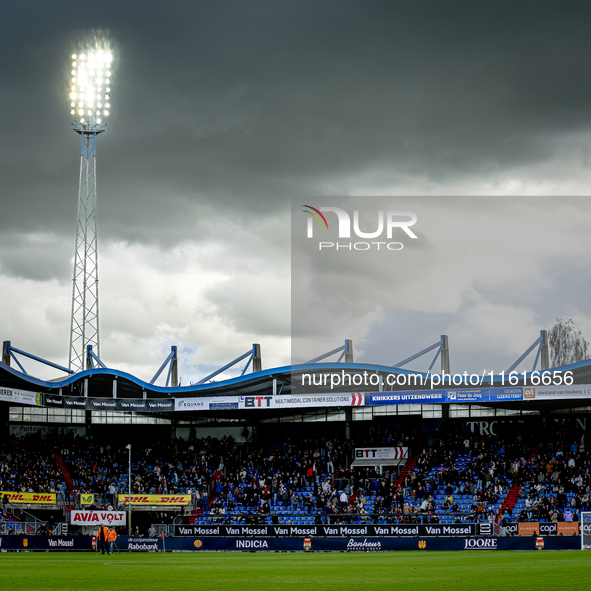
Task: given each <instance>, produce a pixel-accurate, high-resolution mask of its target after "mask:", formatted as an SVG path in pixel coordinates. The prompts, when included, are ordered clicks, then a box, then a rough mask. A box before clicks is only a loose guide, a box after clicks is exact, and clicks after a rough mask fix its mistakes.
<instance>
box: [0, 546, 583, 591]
mask: <svg viewBox="0 0 591 591" xmlns="http://www.w3.org/2000/svg"><path fill="white" fill-rule="evenodd" d="M590 587H591V552H581V551H560V552H550V551H539V552H506V551H500V550H494V551H493V550H489V551H467V552H424V553H423V552H382V553H364V552H359V553H312V554H302V553H298V554H295V553H263V552H261V553H258V554H254V553H234V552H232V553H230V552H228V553H165V554H162V553H159V554H155V553H154V554H152V553H137V554H128V553H121V554H115V555H114V556H108V555H106V556H102V555H100V554H99V555H95V554H92V553H86V552H83V553H73V552H70V553H50V552H43V553H32V552H27V553H22V552H21V553H1V554H0V589H1V590H2V591H9V590H12V589H15V590H16V589H18V590H19V591H41V590H45V589H47V590H50V589H51V590H54V589H55V590H60V591H69V590H71V589H75V590H86V589H88V590H92V589H104V590H108V591H118V590H125V591H135V590H136V589H137V590H138V591H150V590H152V589H158V590H161V589H165V590H170V591H185V590H200V591H201V590H203V591H207V590H209V589H211V590H215V591H225V590H231V591H249V590H251V589H252V590H253V591H267V590H273V591H281V590H283V589H310V591H324V590H330V591H333V590H334V591H356V590H364V591H371V590H374V589H394V588H396V589H401V590H402V589H408V590H409V591H415V590H421V589H425V590H429V591H430V590H447V589H450V590H454V591H462V590H464V589H466V590H467V591H477V590H479V589H486V590H487V591H495V590H497V589H502V590H505V589H515V590H516V591H528V590H530V589H531V590H532V591H533V590H535V591H544V590H551V591H566V590H569V589H576V590H577V591H580V590H581V589H589V588H590Z"/></svg>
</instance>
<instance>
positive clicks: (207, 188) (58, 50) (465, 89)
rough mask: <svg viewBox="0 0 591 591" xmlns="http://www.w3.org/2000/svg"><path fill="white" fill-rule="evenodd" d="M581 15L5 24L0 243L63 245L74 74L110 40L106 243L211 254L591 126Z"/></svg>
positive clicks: (73, 180) (376, 6)
mask: <svg viewBox="0 0 591 591" xmlns="http://www.w3.org/2000/svg"><path fill="white" fill-rule="evenodd" d="M588 14H589V8H588V5H587V4H585V3H577V2H571V3H568V4H558V3H551V2H507V3H503V2H496V3H488V2H445V3H443V2H370V3H367V2H344V1H339V2H301V1H298V2H272V1H270V0H269V1H267V2H260V1H256V2H254V1H252V2H218V3H212V2H195V3H192V4H190V5H189V4H184V3H168V4H163V3H156V2H126V3H118V2H109V1H107V2H102V3H101V4H100V6H97V5H92V4H80V3H70V2H55V3H50V4H48V3H41V2H25V3H20V4H16V3H13V4H12V5H10V6H9V7H7V8H5V16H6V18H3V22H2V25H0V26H1V28H2V34H1V41H0V47H1V49H2V58H0V59H2V73H3V82H2V86H1V90H0V107H1V110H2V117H3V125H2V137H1V139H0V162H1V164H0V167H1V168H0V172H1V177H2V216H1V218H0V229H1V230H2V231H6V230H7V229H12V230H21V231H39V230H47V229H48V228H49V229H51V231H55V232H58V233H62V234H65V235H68V234H70V233H72V228H73V224H74V221H75V220H74V219H73V218H74V215H75V213H74V210H75V202H76V196H77V167H78V160H77V157H76V155H77V150H78V145H77V138H76V137H75V136H74V134H72V132H71V131H70V130H69V116H68V114H67V99H66V98H65V97H66V94H67V72H68V57H69V54H70V53H71V51H72V50H74V49H75V48H76V42H77V40H78V39H79V38H83V37H84V34H85V32H87V31H88V30H89V27H94V29H96V30H103V31H106V32H108V35H109V36H110V37H111V38H112V40H113V43H114V46H115V50H116V55H117V68H116V74H115V80H114V84H113V88H114V90H113V93H112V95H113V96H112V102H113V105H114V107H113V118H112V120H111V125H110V127H109V131H108V133H107V134H105V137H101V138H100V142H99V169H98V170H99V199H100V207H99V214H100V225H101V236H102V237H103V238H107V239H111V238H112V239H123V240H130V241H140V242H163V243H167V244H171V243H174V242H176V241H178V240H179V239H185V238H187V237H192V238H194V239H200V238H204V237H205V238H208V237H209V235H207V233H206V235H205V236H204V235H203V234H201V233H199V232H196V229H197V225H198V223H199V220H202V219H203V218H204V217H205V216H209V217H211V216H213V217H214V218H215V217H217V216H219V217H223V216H226V215H233V216H242V217H243V218H244V219H245V220H248V219H251V218H254V217H260V216H262V215H266V214H267V213H269V212H270V213H272V214H273V215H276V214H277V212H278V211H281V212H285V214H286V215H287V212H288V210H289V203H288V198H289V197H291V196H293V195H298V194H301V195H318V194H327V193H330V192H331V187H332V186H334V184H335V183H338V180H339V179H341V178H343V177H344V176H350V175H355V174H357V173H358V174H364V173H365V172H366V171H368V170H374V171H379V172H381V173H382V174H385V175H388V174H390V173H392V174H395V173H403V174H406V175H411V176H413V177H416V178H426V179H430V180H431V181H433V182H442V183H444V182H445V183H448V184H449V180H450V179H461V178H462V177H463V176H464V175H467V174H474V173H475V172H476V173H477V172H478V171H481V172H483V173H487V172H491V171H493V172H494V171H495V170H503V169H504V168H506V167H509V166H515V165H518V164H519V163H527V162H533V161H538V160H543V159H544V158H546V157H549V155H550V151H551V150H552V149H553V148H551V147H550V141H549V139H550V138H552V137H553V135H555V134H561V133H566V132H570V131H574V130H581V129H586V128H588V127H589V123H590V119H591V118H590V114H589V104H591V100H590V99H591V88H590V85H591V81H590V80H591V78H590V76H589V65H588V64H589V63H591V60H590V59H589V58H590V57H591V55H590V53H591V49H590V48H589V43H588V30H587V29H588V26H587V25H588V18H587V17H588Z"/></svg>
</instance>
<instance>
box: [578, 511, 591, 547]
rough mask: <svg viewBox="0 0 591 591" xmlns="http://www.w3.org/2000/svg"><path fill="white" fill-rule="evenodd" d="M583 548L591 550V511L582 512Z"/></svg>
mask: <svg viewBox="0 0 591 591" xmlns="http://www.w3.org/2000/svg"><path fill="white" fill-rule="evenodd" d="M580 528H581V550H591V511H584V512H583V513H581V521H580Z"/></svg>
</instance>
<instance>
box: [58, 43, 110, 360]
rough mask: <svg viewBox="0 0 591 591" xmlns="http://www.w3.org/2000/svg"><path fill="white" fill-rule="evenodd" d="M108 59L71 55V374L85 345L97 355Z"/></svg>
mask: <svg viewBox="0 0 591 591" xmlns="http://www.w3.org/2000/svg"><path fill="white" fill-rule="evenodd" d="M111 60H112V56H111V54H110V52H108V51H107V50H105V49H101V48H94V49H90V50H87V51H84V52H82V53H81V54H80V55H79V56H77V55H73V56H72V78H71V94H70V99H71V101H72V102H71V103H70V106H71V111H70V114H71V115H73V116H74V121H73V123H72V125H73V129H74V131H75V132H76V133H79V134H80V142H81V148H80V182H79V189H78V216H77V221H76V246H75V250H74V275H73V282H72V283H73V284H72V315H71V323H70V351H69V356H68V367H69V368H70V369H72V370H74V371H81V370H83V369H85V358H86V350H87V346H88V345H92V348H93V350H94V352H95V353H96V355H97V356H100V339H99V334H100V333H99V297H98V280H99V279H98V243H97V219H96V209H97V204H96V196H97V193H96V187H97V185H96V140H97V136H98V135H99V134H100V133H103V132H104V131H105V130H106V129H105V128H106V124H105V123H104V120H103V117H106V116H107V115H108V114H109V110H110V104H109V102H108V101H109V96H110V92H111V89H110V83H111V71H110V67H111V66H110V64H111Z"/></svg>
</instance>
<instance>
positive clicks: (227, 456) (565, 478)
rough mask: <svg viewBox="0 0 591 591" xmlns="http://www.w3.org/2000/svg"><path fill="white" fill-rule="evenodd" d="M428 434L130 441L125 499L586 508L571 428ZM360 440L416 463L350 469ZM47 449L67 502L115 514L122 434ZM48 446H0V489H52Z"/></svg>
mask: <svg viewBox="0 0 591 591" xmlns="http://www.w3.org/2000/svg"><path fill="white" fill-rule="evenodd" d="M499 425H501V423H499ZM434 427H436V428H434V429H432V430H431V429H429V427H428V426H427V428H424V429H423V428H421V427H420V426H418V425H416V424H409V425H407V426H400V425H397V426H380V425H377V424H375V423H371V424H370V425H369V427H368V428H367V429H365V430H363V432H362V433H361V434H360V435H358V436H355V437H352V438H350V439H343V438H337V437H334V436H333V435H331V434H330V433H329V434H323V435H322V436H321V435H320V434H319V432H317V433H316V434H315V435H309V434H305V435H304V436H302V437H300V438H297V439H296V438H288V439H287V440H286V441H281V442H280V441H273V440H272V439H271V438H269V439H268V440H265V441H259V442H253V441H250V442H248V443H242V444H240V445H237V444H236V442H235V441H234V440H233V439H232V438H231V437H223V438H222V439H215V438H211V437H207V438H198V437H197V436H196V435H197V433H195V432H194V431H193V432H192V433H191V436H190V438H189V439H188V440H184V439H171V438H153V437H152V438H149V439H148V438H143V439H142V438H134V441H133V446H132V468H131V471H132V491H131V492H132V493H134V494H135V493H145V494H150V493H151V494H188V495H191V499H192V502H191V506H190V509H193V510H197V511H198V512H199V513H201V514H202V515H207V516H208V517H210V518H211V520H212V521H217V522H231V521H233V520H234V519H236V518H239V519H245V520H250V521H251V522H257V521H266V522H272V521H273V519H277V515H278V514H279V515H281V514H282V513H289V512H293V510H297V512H298V513H299V514H304V515H309V516H310V518H311V519H313V520H314V521H316V522H320V521H319V520H321V519H326V518H329V519H330V521H331V522H333V523H334V522H339V521H342V522H348V521H352V520H358V521H359V520H361V521H362V522H363V521H372V520H379V521H382V522H386V523H388V522H391V523H396V522H403V523H404V522H406V523H412V522H417V521H421V522H423V523H425V522H427V523H437V522H439V521H440V520H441V519H442V518H445V519H450V518H453V520H454V521H455V522H464V521H482V520H489V521H492V520H495V519H496V518H497V516H498V514H499V511H498V509H499V507H500V504H501V503H502V501H503V499H504V498H505V497H506V495H507V492H508V491H509V490H510V489H511V488H512V487H514V486H515V485H519V486H521V490H520V502H519V503H518V505H517V507H516V509H515V510H514V513H509V512H507V511H505V513H504V514H503V519H505V521H514V520H516V519H520V520H528V521H536V520H548V521H556V520H558V521H561V520H569V519H576V518H577V515H578V514H580V512H581V511H583V510H587V509H589V507H590V498H591V475H590V467H591V461H590V460H591V456H590V454H589V451H588V450H587V448H586V447H585V444H584V436H581V434H579V435H578V436H577V437H576V438H575V437H573V434H572V433H573V431H572V430H571V429H570V428H569V427H568V426H563V427H562V428H558V426H557V425H552V426H551V428H548V429H547V430H545V431H541V430H540V429H539V428H537V429H530V430H527V429H525V428H522V429H519V430H517V429H515V428H507V429H505V430H504V431H503V430H502V429H499V431H500V432H499V433H498V434H497V435H496V436H493V435H491V434H485V435H480V434H477V433H472V432H471V431H466V430H464V431H462V430H461V429H460V424H459V423H458V422H448V423H441V424H437V425H434ZM367 445H373V446H402V447H409V448H410V450H411V455H412V456H414V458H415V459H416V463H415V465H414V468H413V469H412V470H411V471H410V472H408V473H407V474H406V475H405V476H404V478H402V479H401V478H398V479H397V478H396V477H397V472H396V468H395V467H385V468H384V470H383V471H380V470H378V469H375V468H369V469H363V470H359V469H354V468H353V467H352V460H353V449H354V448H355V447H363V446H367ZM52 446H53V447H54V448H55V449H56V450H57V451H58V453H59V454H60V455H61V456H62V458H63V460H64V461H65V465H66V466H67V468H68V470H69V472H70V474H71V476H72V479H73V490H72V491H71V496H70V497H69V498H68V499H66V500H67V501H68V502H73V499H74V498H75V495H76V493H78V492H80V493H82V492H84V493H90V492H92V493H95V494H96V495H97V497H98V498H99V499H100V502H101V503H102V505H103V506H104V507H107V506H113V507H116V506H117V505H118V504H119V503H118V495H119V494H125V493H127V492H128V491H127V486H128V485H127V481H128V469H129V464H128V450H127V449H126V445H125V442H124V441H123V440H121V439H120V438H119V437H111V438H107V437H101V438H100V439H99V438H93V437H89V438H79V437H77V438H72V437H70V438H62V439H60V440H58V441H54V442H52ZM50 449H51V446H50V445H49V443H48V442H45V441H44V440H41V439H40V438H38V437H29V438H20V439H15V438H9V439H7V440H5V441H4V442H2V443H0V452H1V453H0V490H5V491H19V492H56V482H58V481H60V482H61V481H62V480H63V474H61V472H60V469H59V466H58V465H57V463H56V461H55V460H54V459H53V458H52V453H51V451H50Z"/></svg>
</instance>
